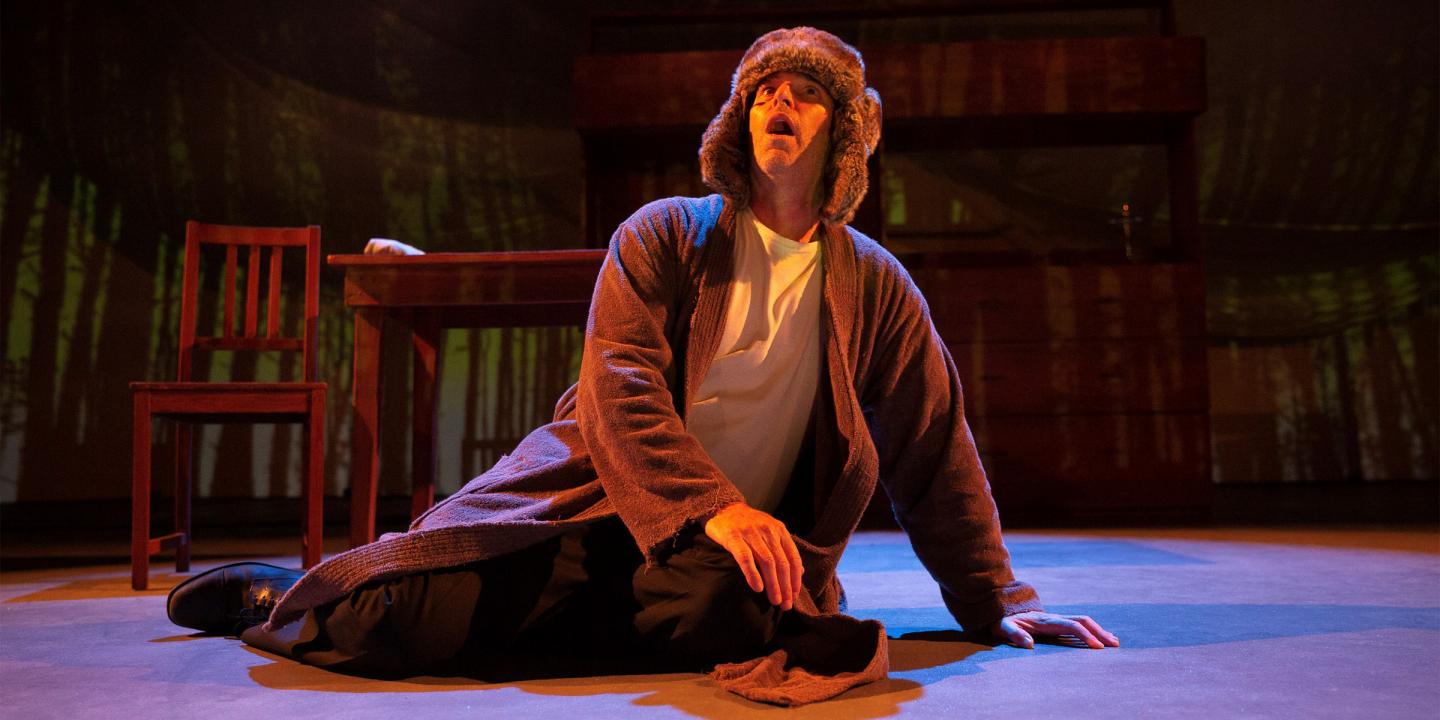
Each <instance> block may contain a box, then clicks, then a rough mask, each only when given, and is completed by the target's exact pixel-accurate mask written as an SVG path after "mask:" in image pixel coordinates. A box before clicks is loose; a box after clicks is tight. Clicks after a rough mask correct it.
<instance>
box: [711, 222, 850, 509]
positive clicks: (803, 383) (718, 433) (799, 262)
mask: <svg viewBox="0 0 1440 720" xmlns="http://www.w3.org/2000/svg"><path fill="white" fill-rule="evenodd" d="M817 237H818V234H817ZM821 277H822V276H821V270H820V245H819V243H818V242H817V241H812V242H807V243H800V242H796V241H794V240H791V239H789V238H784V237H781V236H780V235H777V234H776V233H775V232H774V231H772V230H771V229H770V228H767V227H765V226H764V225H762V224H760V222H759V221H758V220H756V219H755V215H754V214H753V213H751V212H750V210H749V209H748V208H747V209H745V210H743V211H741V212H740V213H738V214H737V216H736V218H735V273H734V279H733V280H732V281H731V282H732V285H731V288H730V304H729V307H728V308H727V309H726V313H725V332H724V334H723V335H721V337H720V346H719V348H718V349H717V350H716V353H715V359H714V361H713V362H712V363H711V364H710V370H709V372H707V373H706V375H705V380H704V381H703V382H701V383H700V389H699V391H698V392H697V393H696V395H695V402H694V403H692V404H691V406H690V414H689V416H688V419H687V423H686V424H687V426H688V428H689V430H690V433H691V434H692V435H694V436H695V438H696V439H697V440H699V441H700V444H701V445H702V446H703V447H704V448H705V450H706V452H708V453H709V454H710V458H711V459H712V460H714V461H715V464H716V465H718V466H719V467H720V469H721V470H722V471H723V472H724V473H725V475H726V477H728V478H729V479H730V481H731V482H732V483H734V484H735V487H737V488H739V489H740V492H741V494H743V495H744V496H745V500H746V501H747V502H749V504H750V505H751V507H754V508H757V509H759V510H764V511H766V512H773V511H774V510H775V508H776V507H777V506H779V504H780V499H781V498H782V497H783V496H784V494H785V486H786V484H787V483H788V482H789V480H790V473H791V471H792V470H793V469H794V467H795V460H796V458H797V457H798V456H799V454H800V445H801V443H802V442H803V441H804V439H805V428H806V426H807V425H808V424H809V421H810V409H811V405H812V403H813V402H814V399H815V388H816V385H817V383H818V382H819V378H820V354H821V353H820V296H821V289H822V281H821Z"/></svg>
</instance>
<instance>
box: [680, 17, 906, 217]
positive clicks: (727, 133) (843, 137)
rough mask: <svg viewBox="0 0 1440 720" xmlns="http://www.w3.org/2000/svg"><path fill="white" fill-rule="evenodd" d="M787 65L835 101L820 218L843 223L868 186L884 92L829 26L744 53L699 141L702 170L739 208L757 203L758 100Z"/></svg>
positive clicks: (794, 31)
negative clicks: (868, 83) (754, 123)
mask: <svg viewBox="0 0 1440 720" xmlns="http://www.w3.org/2000/svg"><path fill="white" fill-rule="evenodd" d="M785 71H789V72H798V73H801V74H803V75H806V76H809V77H810V78H811V79H813V80H815V82H818V83H820V85H821V86H823V87H824V88H825V89H826V90H827V91H829V93H830V97H831V98H832V99H833V100H834V101H835V111H834V114H833V115H832V116H831V122H830V156H829V158H827V159H826V161H825V171H824V175H823V177H822V178H821V182H822V184H823V187H824V188H825V191H824V192H825V200H824V204H823V205H821V207H820V218H821V219H822V220H824V221H825V222H827V223H832V224H836V225H843V224H845V223H848V222H850V219H851V218H852V217H854V216H855V209H856V208H857V207H859V206H860V201H861V200H862V199H864V197H865V190H866V188H867V187H868V180H867V178H866V171H865V161H866V160H868V159H869V158H870V153H872V152H874V151H875V146H876V145H877V144H879V142H880V94H879V93H877V92H875V90H874V88H868V87H865V61H864V60H862V59H861V58H860V53H859V51H857V50H856V49H855V48H853V47H851V46H849V45H847V44H846V43H845V41H843V40H841V39H840V38H838V37H835V36H834V35H831V34H830V33H828V32H825V31H824V30H816V29H815V28H811V27H797V28H789V29H783V30H773V31H771V32H768V33H765V34H764V35H761V36H760V38H759V39H757V40H756V41H755V43H754V44H753V45H751V46H750V49H749V50H746V51H745V56H744V57H743V58H741V59H740V66H739V67H738V68H736V69H735V76H734V78H732V79H731V81H730V99H728V100H726V101H725V105H724V106H723V107H721V108H720V114H719V115H716V116H715V119H714V120H711V121H710V127H708V128H706V129H705V135H704V137H703V138H702V139H701V141H700V176H701V178H702V179H704V181H705V184H706V185H708V186H709V187H710V189H711V190H714V191H716V192H718V193H720V194H721V195H724V196H725V197H726V198H728V199H729V200H731V201H732V202H734V203H735V205H736V206H737V207H741V208H743V207H748V206H749V205H750V164H751V162H752V156H753V150H752V149H751V141H750V125H749V112H750V102H751V98H753V97H754V96H755V88H756V86H758V85H759V84H760V81H761V80H764V79H765V78H766V77H769V76H770V75H772V74H774V73H777V72H785Z"/></svg>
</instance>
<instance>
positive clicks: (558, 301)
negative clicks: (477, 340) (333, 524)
mask: <svg viewBox="0 0 1440 720" xmlns="http://www.w3.org/2000/svg"><path fill="white" fill-rule="evenodd" d="M604 258H605V251H604V250H544V251H530V252H484V253H433V254H429V255H331V256H329V258H328V259H327V262H328V263H329V264H330V266H331V267H338V268H343V269H344V270H345V305H346V306H347V307H351V308H354V309H355V350H354V382H353V384H352V388H351V395H350V398H351V405H352V409H353V411H354V416H353V421H352V424H351V430H350V546H351V547H358V546H360V545H363V544H365V543H368V542H371V541H372V540H374V539H375V494H376V486H377V483H378V480H379V469H380V463H379V459H380V456H379V447H380V378H381V372H380V370H381V368H380V354H381V353H380V349H381V347H383V343H382V341H383V339H384V334H385V333H386V332H387V331H391V332H393V328H396V327H408V328H409V330H410V336H411V346H412V348H413V350H414V357H415V361H414V366H413V372H414V381H413V388H412V391H413V402H414V408H413V412H412V415H411V418H412V421H411V432H412V442H411V459H410V462H411V482H412V486H413V490H412V494H411V503H410V516H411V517H412V518H414V517H417V516H419V514H420V513H422V512H424V511H425V510H426V509H427V508H429V507H430V506H431V505H432V504H433V503H434V501H435V437H436V436H435V408H436V397H435V396H436V391H437V390H438V382H437V381H438V375H437V371H438V359H439V356H440V355H439V346H440V338H441V330H443V329H444V328H452V327H529V326H555V325H578V324H584V322H585V319H586V315H587V314H588V312H589V308H590V295H591V292H592V291H593V290H594V286H595V277H596V275H597V274H599V270H600V264H601V262H602V261H603V260H604Z"/></svg>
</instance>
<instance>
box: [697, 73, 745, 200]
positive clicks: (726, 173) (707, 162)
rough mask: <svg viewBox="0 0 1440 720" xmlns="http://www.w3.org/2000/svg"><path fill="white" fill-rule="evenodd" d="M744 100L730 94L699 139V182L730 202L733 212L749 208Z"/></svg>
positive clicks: (735, 94) (739, 96) (734, 94)
mask: <svg viewBox="0 0 1440 720" xmlns="http://www.w3.org/2000/svg"><path fill="white" fill-rule="evenodd" d="M745 104H746V103H745V98H744V97H742V96H741V95H739V94H738V93H732V95H731V96H730V99H729V100H727V101H726V102H725V106H724V107H722V108H720V113H719V114H718V115H716V116H715V119H713V120H711V121H710V126H709V127H707V128H705V134H704V135H703V136H702V137H701V138H700V179H701V180H703V181H704V182H705V185H706V186H707V187H709V188H710V189H711V190H714V191H715V192H717V193H720V194H721V195H724V196H725V197H727V198H729V199H730V200H733V201H734V203H735V207H736V209H739V208H744V207H748V206H749V205H750V148H748V147H744V145H745V144H746V142H745V141H746V139H747V138H748V137H749V133H748V132H747V131H748V127H747V124H746V122H745V109H746V108H745Z"/></svg>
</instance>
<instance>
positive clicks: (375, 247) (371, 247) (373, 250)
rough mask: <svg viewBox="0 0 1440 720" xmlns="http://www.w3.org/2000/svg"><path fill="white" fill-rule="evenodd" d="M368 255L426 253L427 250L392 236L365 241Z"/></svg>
mask: <svg viewBox="0 0 1440 720" xmlns="http://www.w3.org/2000/svg"><path fill="white" fill-rule="evenodd" d="M365 254H366V255H424V254H425V251H424V250H421V249H420V248H417V247H415V246H413V245H406V244H405V243H402V242H400V241H399V240H391V239H390V238H370V242H368V243H365Z"/></svg>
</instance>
